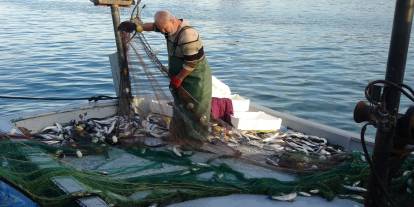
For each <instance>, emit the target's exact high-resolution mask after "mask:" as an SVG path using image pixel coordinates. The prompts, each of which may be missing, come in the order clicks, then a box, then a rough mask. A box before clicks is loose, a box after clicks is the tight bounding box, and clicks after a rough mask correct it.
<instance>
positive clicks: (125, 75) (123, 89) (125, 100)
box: [111, 5, 132, 115]
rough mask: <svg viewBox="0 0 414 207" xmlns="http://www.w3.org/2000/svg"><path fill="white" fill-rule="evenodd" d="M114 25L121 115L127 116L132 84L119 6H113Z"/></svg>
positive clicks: (119, 110)
mask: <svg viewBox="0 0 414 207" xmlns="http://www.w3.org/2000/svg"><path fill="white" fill-rule="evenodd" d="M111 14H112V23H113V26H114V33H115V42H116V48H117V51H118V63H119V68H120V71H119V72H120V76H119V77H120V86H119V87H118V88H119V92H118V94H119V103H118V113H119V115H127V114H128V113H129V112H130V99H131V97H132V95H131V82H130V80H129V69H128V63H127V62H126V58H125V57H126V54H125V50H124V49H125V48H124V46H123V45H122V39H121V34H120V32H119V31H118V26H119V24H120V17H119V7H118V5H111Z"/></svg>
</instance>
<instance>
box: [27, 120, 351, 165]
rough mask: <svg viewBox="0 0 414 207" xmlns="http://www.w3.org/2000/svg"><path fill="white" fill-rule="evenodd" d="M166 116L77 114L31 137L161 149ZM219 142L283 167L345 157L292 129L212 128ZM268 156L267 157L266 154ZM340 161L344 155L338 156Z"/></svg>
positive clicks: (165, 134) (66, 142) (48, 141)
mask: <svg viewBox="0 0 414 207" xmlns="http://www.w3.org/2000/svg"><path fill="white" fill-rule="evenodd" d="M169 121H170V119H169V118H168V117H165V116H162V115H159V114H152V113H150V114H148V115H146V116H140V115H138V114H135V115H133V116H132V117H123V116H112V117H107V118H101V119H100V118H87V114H86V113H85V114H81V115H79V119H78V120H71V121H70V122H69V123H66V124H60V123H55V124H54V125H53V126H48V127H45V128H44V129H42V130H40V131H39V132H38V133H35V134H33V135H32V136H33V137H34V139H37V140H40V141H41V142H43V143H46V144H49V145H54V146H73V145H82V144H84V145H88V144H91V143H92V144H98V145H99V144H101V145H102V144H112V145H113V144H117V143H118V142H120V143H121V144H126V145H134V144H137V143H139V144H144V145H145V146H149V147H158V146H164V145H165V142H164V141H163V138H165V137H168V136H169V130H168V128H169V124H168V123H169ZM214 139H216V140H217V139H219V140H221V141H224V142H225V143H227V145H228V146H230V147H232V148H237V147H238V146H240V145H243V146H248V147H249V148H258V149H260V150H261V151H263V152H267V153H265V154H268V156H267V157H266V163H267V164H269V165H273V166H278V167H282V168H289V169H295V170H299V171H304V170H320V169H323V168H329V167H330V166H332V165H333V164H335V163H337V162H338V160H340V159H338V156H337V155H343V154H345V153H344V152H343V151H342V149H340V148H339V147H335V146H330V145H328V142H327V140H326V139H325V138H321V137H317V136H311V135H305V134H302V133H299V132H295V131H292V130H288V129H285V130H279V131H276V132H260V131H240V130H236V129H230V130H227V129H226V128H224V127H220V126H218V125H215V124H213V125H211V134H210V139H209V140H210V141H211V142H214ZM269 154H270V155H269ZM339 157H340V158H341V159H342V158H343V156H339Z"/></svg>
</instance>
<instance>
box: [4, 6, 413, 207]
mask: <svg viewBox="0 0 414 207" xmlns="http://www.w3.org/2000/svg"><path fill="white" fill-rule="evenodd" d="M93 2H94V3H95V4H102V5H112V8H113V5H114V4H113V3H114V1H111V0H96V1H93ZM116 3H117V5H121V6H122V5H124V4H125V5H126V6H128V5H130V3H131V2H130V1H127V0H123V1H116ZM112 11H113V13H115V14H116V13H117V10H116V8H113V10H112ZM115 22H116V21H114V24H115ZM118 24H119V22H118ZM115 28H116V27H115ZM117 56H118V54H116V53H115V54H114V55H112V56H111V60H112V61H113V62H114V61H115V62H116V60H115V59H116V58H117ZM113 62H112V64H111V65H112V66H113V74H118V72H117V71H119V68H117V67H116V66H117V65H118V64H117V63H113ZM114 79H115V83H116V82H117V81H119V80H120V79H122V77H121V78H119V77H118V76H117V75H114ZM121 96H122V94H121ZM134 100H137V101H136V104H135V107H136V108H134V109H136V110H137V111H138V110H139V111H145V112H147V113H149V114H151V113H152V112H153V111H151V107H149V105H150V104H151V103H152V102H153V101H154V100H155V101H159V102H168V100H161V101H160V100H159V99H158V98H156V97H152V96H142V97H134ZM120 104H121V103H120V102H119V101H116V100H106V101H97V102H89V103H87V104H84V105H74V106H68V107H65V108H62V109H56V110H48V111H43V112H35V113H30V114H20V115H13V116H9V117H1V118H0V132H2V134H3V135H8V137H9V138H10V140H9V141H10V142H8V143H7V145H5V146H9V145H10V146H12V147H13V146H19V147H21V146H23V149H24V150H23V151H25V150H27V151H28V152H27V151H25V152H22V153H26V154H25V158H24V160H25V161H28V162H29V163H30V164H31V165H32V164H33V165H35V168H36V170H34V171H33V173H36V172H41V173H45V174H47V173H48V170H49V169H50V170H52V169H60V167H61V166H62V165H64V166H65V169H71V170H73V171H76V170H78V171H86V173H85V174H80V175H79V176H78V177H77V175H76V174H75V175H76V176H75V175H73V176H68V174H65V173H63V175H61V174H55V175H54V177H48V178H44V179H48V181H47V182H48V183H51V184H52V185H56V186H55V188H59V189H60V190H61V192H60V193H61V197H63V198H61V197H59V196H56V194H54V196H53V198H57V197H58V198H59V199H62V200H63V201H64V202H63V203H65V202H66V203H65V204H68V203H69V204H71V205H74V206H76V205H78V206H118V205H119V204H118V203H116V202H115V200H118V201H122V202H123V205H124V206H125V205H126V206H127V203H128V202H129V201H130V200H132V201H136V202H138V203H139V201H140V199H142V200H145V202H143V203H140V206H165V205H168V206H172V207H173V206H174V207H180V206H183V207H184V206H226V207H229V206H252V207H253V206H265V207H266V206H269V207H270V206H286V205H288V206H297V207H301V206H344V207H345V206H363V204H362V200H361V199H363V197H361V196H358V195H359V194H358V193H361V192H365V191H366V189H364V188H360V187H358V184H355V183H354V185H349V186H343V187H344V188H345V190H349V191H350V192H354V193H348V194H346V195H342V197H341V196H339V197H340V198H339V197H338V196H333V197H332V198H331V199H329V200H327V199H325V198H322V197H321V195H322V196H325V197H326V195H323V194H322V193H321V192H320V191H321V189H309V187H308V186H304V187H303V189H307V190H308V191H306V192H303V191H298V192H296V191H291V189H289V190H290V192H282V193H280V192H279V193H278V194H273V195H272V193H271V192H269V193H267V194H268V195H264V193H261V194H262V195H257V194H251V193H250V194H246V193H243V194H241V193H235V192H236V190H234V189H237V188H240V189H241V188H242V187H241V186H238V185H237V184H238V183H233V184H234V186H232V187H234V188H232V191H229V192H226V191H225V190H227V189H225V188H224V187H223V186H221V185H218V186H210V187H211V189H212V190H219V189H221V188H220V187H222V188H223V189H224V190H223V192H221V193H219V194H223V195H222V196H218V197H217V196H214V194H215V193H216V192H204V193H205V194H203V195H208V196H203V197H200V196H194V197H196V198H197V199H191V198H190V197H189V198H186V197H184V198H181V199H178V200H176V201H175V200H168V199H167V200H162V202H161V203H159V202H157V200H156V199H154V202H152V200H151V199H148V197H147V196H149V195H151V192H148V189H151V190H152V188H153V187H151V186H152V185H153V186H161V187H162V185H163V184H162V183H164V184H165V185H166V184H169V183H170V182H171V181H168V180H166V181H165V182H159V181H160V180H157V182H155V181H154V182H153V183H151V182H149V183H148V184H147V185H148V186H147V188H145V189H146V190H143V191H137V192H136V193H132V194H131V195H130V196H129V197H126V196H125V195H121V194H117V193H113V192H103V191H105V190H107V189H108V188H109V189H110V187H111V186H101V187H102V188H104V189H105V190H100V189H99V188H97V186H94V184H93V183H85V182H87V179H93V178H94V179H96V180H94V181H99V182H102V183H106V184H107V183H108V181H104V180H105V179H109V180H110V179H114V180H115V181H118V182H119V183H113V184H114V185H116V186H118V185H120V183H122V184H124V183H123V182H124V181H125V179H126V180H128V179H129V180H128V183H127V184H125V187H126V189H124V190H127V189H128V188H127V187H131V186H129V185H133V184H131V183H132V182H133V181H131V179H132V178H134V179H135V181H136V180H139V178H140V175H141V174H140V173H143V174H142V175H141V176H142V177H145V176H147V178H152V177H151V175H153V176H155V177H156V176H157V175H158V174H160V173H168V172H174V173H175V174H173V175H172V176H173V177H175V178H174V179H173V181H174V182H175V184H177V183H181V182H178V181H177V180H175V179H180V177H182V179H187V178H191V177H187V176H190V175H197V176H201V175H203V176H207V178H206V179H207V180H206V182H201V183H203V184H205V183H208V181H211V180H214V185H216V184H220V183H225V184H226V185H229V184H230V183H231V182H230V181H231V179H234V178H227V177H226V176H229V177H231V176H236V178H235V179H236V180H237V179H238V178H237V175H240V174H242V175H243V176H242V177H241V178H240V179H243V180H249V181H255V182H260V181H263V180H267V179H274V180H278V181H280V183H278V182H277V183H278V184H280V185H281V186H282V187H283V184H284V183H290V182H295V181H297V179H298V178H300V175H298V174H296V173H292V171H289V170H286V169H284V168H281V167H275V166H269V165H266V163H261V162H260V161H257V160H251V159H239V158H238V157H221V156H218V157H217V156H216V154H214V153H212V152H208V151H207V152H206V151H178V149H177V148H175V146H170V145H168V144H167V145H164V146H162V147H160V148H158V147H157V148H154V149H152V148H148V147H146V148H139V150H140V151H130V150H128V149H126V148H122V147H118V145H116V143H117V142H118V140H117V141H113V143H112V144H114V145H110V144H106V145H105V144H104V145H105V146H103V147H104V148H105V152H99V153H96V154H89V155H88V154H85V153H84V152H85V151H80V150H76V151H70V152H72V153H73V154H72V155H70V152H68V153H66V155H67V156H64V153H62V152H61V151H54V152H53V153H51V152H50V151H47V150H46V148H42V147H40V148H38V146H37V145H31V144H28V143H29V141H30V140H29V141H28V140H27V139H21V136H25V133H27V131H29V132H30V133H35V132H40V131H42V130H45V127H48V126H53V125H55V126H56V127H60V126H59V125H58V124H56V123H71V122H74V120H75V122H77V120H78V121H79V122H81V121H82V120H85V117H86V116H87V117H88V119H92V120H105V119H108V117H115V116H118V114H119V105H120ZM249 111H250V112H259V111H261V112H265V113H267V114H269V115H271V116H274V117H278V118H280V119H281V120H282V123H281V124H282V126H283V128H284V129H286V130H287V129H288V130H292V131H296V132H300V133H301V134H304V135H309V136H316V137H323V138H325V139H326V140H327V142H328V143H329V144H331V145H336V146H340V148H341V149H342V150H343V151H345V152H348V153H351V152H354V151H356V152H361V151H363V148H362V141H361V139H360V134H357V133H354V132H348V131H345V130H341V129H338V128H335V127H331V126H327V125H323V124H319V123H316V122H314V121H311V120H306V119H302V118H299V117H296V116H293V115H290V114H287V113H283V112H279V111H275V110H272V109H269V108H267V107H264V106H260V105H258V104H254V103H252V104H250V106H249ZM161 115H163V116H165V114H161ZM25 131H26V132H25ZM364 143H365V144H366V146H367V149H368V151H372V150H374V148H375V142H374V140H373V139H370V138H367V139H366V142H364ZM3 149H4V148H3ZM13 149H14V148H13ZM49 150H50V149H49ZM52 150H56V149H55V148H52ZM134 150H136V149H134ZM168 150H169V151H170V153H169V154H168V155H169V156H171V157H170V159H169V162H166V163H167V164H161V165H160V166H158V165H157V168H155V169H156V170H155V171H154V169H152V168H151V169H146V168H140V167H142V166H147V165H152V164H154V163H148V162H149V161H153V160H152V159H151V158H153V157H151V155H152V154H151V153H153V154H156V153H164V152H165V151H168ZM148 151H149V152H148ZM82 152H83V153H82ZM9 153H12V152H11V151H10V152H9ZM185 153H189V154H188V155H186V154H185ZM148 154H150V155H148ZM174 154H175V155H174ZM163 155H165V154H163ZM359 155H360V154H359ZM146 156H148V157H146ZM146 158H148V160H147V159H146ZM6 160H7V159H5V158H4V156H2V159H1V164H2V166H4V167H7V166H9V164H10V163H9V162H8V161H6ZM181 161H182V162H186V164H185V165H182V163H181ZM360 161H361V162H365V160H364V158H363V157H361V160H360ZM175 162H176V163H177V165H174V164H172V163H175ZM143 163H145V165H143ZM222 164H225V165H222ZM182 166H186V167H188V166H190V168H184V169H182V168H181V167H182ZM227 167H230V168H231V169H228V168H227ZM118 168H122V169H123V170H125V169H128V171H122V172H120V171H117V169H118ZM146 170H148V171H146ZM203 170H206V171H205V172H206V173H209V172H213V174H208V175H205V174H203V173H201V172H200V171H203ZM220 170H224V171H223V172H224V173H217V172H221V171H220ZM226 170H227V171H226ZM91 172H93V173H92V174H91ZM225 172H227V173H228V174H226V173H225ZM20 173H22V174H23V172H20ZM177 173H178V174H177ZM239 173H240V174H239ZM411 173H412V172H411ZM30 176H33V175H32V174H30ZM30 176H28V177H30ZM84 176H86V177H84ZM99 176H102V179H100V178H98V177H99ZM78 178H85V179H86V180H79V179H78ZM198 178H200V177H198ZM202 178H203V179H204V177H202ZM311 178H313V177H311ZM123 179H124V180H123ZM200 179H201V178H200ZM226 179H229V180H226ZM313 179H314V178H313ZM343 179H345V180H346V178H345V177H344V178H343ZM132 180H133V179H132ZM179 181H182V180H179ZM268 181H269V183H271V181H270V180H268ZM111 182H112V181H111ZM317 182H319V180H313V183H317ZM4 184H8V185H9V187H10V186H12V188H15V189H17V191H21V192H23V194H24V195H26V196H27V197H29V198H30V197H33V195H34V194H33V193H31V192H30V190H31V189H27V188H25V187H24V186H22V185H20V184H19V183H16V182H13V180H4ZM141 184H142V183H141ZM181 184H182V183H181ZM192 184H194V186H197V187H198V185H200V183H199V182H197V183H192ZM244 184H246V183H244ZM262 184H263V185H266V183H262ZM250 185H251V186H255V185H260V183H257V184H250V183H249V187H250ZM189 186H190V187H194V186H193V185H190V184H189ZM230 186H231V185H230ZM9 187H8V188H9ZM32 187H33V186H32ZM106 187H107V188H106ZM8 188H7V189H8ZM131 188H132V187H131ZM206 188H207V189H208V187H206ZM187 190H188V189H187ZM0 192H2V193H0V195H1V194H3V193H4V194H7V195H10V194H8V192H9V191H8V190H6V187H1V186H0ZM240 192H248V191H242V190H241V191H240ZM252 192H254V191H252ZM53 193H56V192H53ZM161 193H164V194H163V195H168V193H171V192H161ZM173 193H174V195H176V196H177V195H181V194H182V195H188V194H186V193H188V192H185V187H183V189H182V191H180V190H177V191H174V192H173ZM103 194H106V195H109V196H108V197H109V198H113V199H114V200H111V199H105V198H103V197H102V196H101V195H103ZM269 194H270V195H269ZM65 195H66V197H65ZM20 197H21V195H19V196H18V198H20ZM0 198H1V197H0ZM37 199H39V197H37ZM41 199H43V200H44V201H48V199H47V198H44V197H42V198H41ZM41 199H40V200H41ZM172 199H173V198H172ZM174 199H177V198H175V197H174ZM34 200H36V199H34ZM62 200H60V201H62ZM54 201H56V200H54V199H50V200H49V202H50V203H42V204H41V205H50V206H57V205H62V203H56V204H53V202H54ZM25 202H26V201H25ZM122 202H121V203H122ZM9 204H10V205H11V206H17V205H18V204H17V203H13V201H11V203H9ZM26 204H27V203H26ZM38 205H39V204H35V203H31V204H27V206H38Z"/></svg>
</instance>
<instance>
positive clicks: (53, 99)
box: [0, 95, 118, 102]
mask: <svg viewBox="0 0 414 207" xmlns="http://www.w3.org/2000/svg"><path fill="white" fill-rule="evenodd" d="M0 99H20V100H44V101H79V100H88V101H94V102H97V101H99V100H113V99H118V97H112V96H104V95H99V96H92V97H82V98H61V97H25V96H0Z"/></svg>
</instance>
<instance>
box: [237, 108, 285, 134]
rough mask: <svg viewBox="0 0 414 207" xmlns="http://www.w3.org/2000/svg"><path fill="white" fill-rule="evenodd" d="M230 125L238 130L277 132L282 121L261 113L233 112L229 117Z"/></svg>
mask: <svg viewBox="0 0 414 207" xmlns="http://www.w3.org/2000/svg"><path fill="white" fill-rule="evenodd" d="M231 123H232V124H233V126H234V127H235V128H237V129H240V130H279V129H280V127H281V125H282V119H281V118H278V117H274V116H271V115H269V114H266V113H264V112H262V111H258V112H235V113H234V115H233V116H231Z"/></svg>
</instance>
